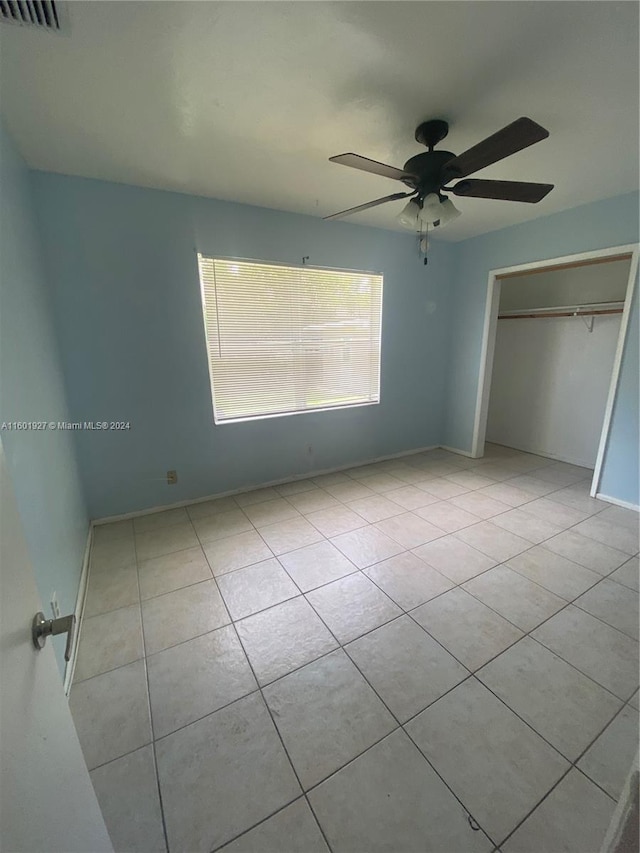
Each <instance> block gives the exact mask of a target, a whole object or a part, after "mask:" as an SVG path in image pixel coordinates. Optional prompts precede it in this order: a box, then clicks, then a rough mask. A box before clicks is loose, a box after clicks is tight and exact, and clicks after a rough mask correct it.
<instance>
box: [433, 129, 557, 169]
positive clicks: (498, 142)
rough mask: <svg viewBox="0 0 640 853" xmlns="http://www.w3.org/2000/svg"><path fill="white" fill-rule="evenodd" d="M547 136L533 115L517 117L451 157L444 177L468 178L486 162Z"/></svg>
mask: <svg viewBox="0 0 640 853" xmlns="http://www.w3.org/2000/svg"><path fill="white" fill-rule="evenodd" d="M547 136H549V131H548V130H545V129H544V127H540V125H539V124H536V122H535V121H532V120H531V119H530V118H519V119H516V121H513V122H511V124H508V125H507V126H506V127H503V128H502V130H499V131H498V132H497V133H494V134H493V135H492V136H488V137H487V138H486V139H483V140H482V142H478V144H477V145H474V146H473V148H469V149H468V150H467V151H465V152H464V153H463V154H459V155H458V156H457V157H454V158H453V159H452V160H449V162H448V163H447V164H446V165H445V167H444V170H443V173H444V176H445V180H451V179H452V178H466V176H467V175H471V174H473V173H474V172H477V171H479V170H480V169H484V167H485V166H490V165H491V164H492V163H497V162H498V160H502V159H503V158H504V157H509V155H511V154H515V153H516V151H522V149H523V148H528V147H529V145H533V144H534V143H535V142H540V141H541V140H543V139H546V138H547Z"/></svg>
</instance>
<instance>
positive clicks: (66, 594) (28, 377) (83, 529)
mask: <svg viewBox="0 0 640 853" xmlns="http://www.w3.org/2000/svg"><path fill="white" fill-rule="evenodd" d="M66 420H68V410H67V405H66V402H65V389H64V383H63V379H62V373H61V369H60V361H59V357H58V349H57V346H56V341H55V337H54V333H53V329H52V323H51V316H50V311H49V305H48V300H47V282H46V279H45V275H44V271H43V266H42V262H41V253H40V247H39V244H38V237H37V233H36V230H35V220H34V215H33V206H32V199H31V187H30V182H29V174H28V171H27V169H26V167H25V165H24V163H23V161H22V160H21V158H20V156H19V154H18V153H17V151H16V149H15V148H14V146H13V143H12V141H11V139H10V138H9V136H8V134H7V133H6V132H5V130H4V129H3V128H2V126H1V125H0V422H3V421H66ZM2 443H3V446H4V449H5V453H6V457H7V465H8V467H9V471H10V473H11V478H12V481H13V485H14V489H15V492H16V497H17V500H18V506H19V510H20V515H21V517H22V521H23V524H24V531H25V535H26V539H27V543H28V546H29V552H30V555H31V560H32V563H33V568H34V571H35V576H36V581H37V585H38V591H39V594H40V597H41V599H42V604H43V607H44V609H45V610H46V615H47V616H48V617H50V616H51V613H50V608H49V601H50V596H51V593H52V592H53V591H56V592H57V593H58V600H59V602H60V607H61V609H62V612H63V613H71V612H73V610H74V608H75V604H76V595H77V591H78V584H79V580H80V573H81V569H82V559H83V554H84V548H85V544H86V538H87V532H88V515H87V511H86V508H85V503H84V498H83V494H82V490H81V485H80V479H79V476H78V470H77V466H76V458H75V454H74V446H73V436H72V434H71V433H68V432H67V433H65V432H54V431H50V430H46V431H33V432H27V431H21V432H14V431H10V430H6V429H5V430H3V431H2ZM64 643H65V638H64V637H56V638H54V644H55V647H56V654H57V658H58V663H59V665H60V668H61V670H63V669H64V660H63V649H64ZM43 698H44V699H46V697H43Z"/></svg>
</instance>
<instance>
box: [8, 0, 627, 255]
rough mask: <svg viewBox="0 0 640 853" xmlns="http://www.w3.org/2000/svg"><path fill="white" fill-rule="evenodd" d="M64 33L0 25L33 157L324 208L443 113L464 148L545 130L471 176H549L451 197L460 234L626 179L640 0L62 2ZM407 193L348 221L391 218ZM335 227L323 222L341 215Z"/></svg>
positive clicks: (12, 118)
mask: <svg viewBox="0 0 640 853" xmlns="http://www.w3.org/2000/svg"><path fill="white" fill-rule="evenodd" d="M68 18H69V24H70V31H69V33H68V34H67V35H51V34H47V33H41V32H33V31H30V30H28V29H27V28H20V27H16V26H12V25H0V30H1V33H0V39H1V41H0V47H1V49H2V50H1V54H2V64H1V72H2V78H1V79H2V84H1V86H2V88H1V90H0V95H1V102H0V104H1V107H2V112H3V114H4V116H5V119H6V121H7V124H8V126H9V128H10V130H11V132H12V134H13V135H14V137H15V139H16V140H17V143H18V145H19V147H20V150H21V151H22V153H23V155H24V156H25V158H26V160H27V162H28V163H29V165H30V166H32V167H34V168H37V169H45V170H50V171H54V172H62V173H67V174H74V175H82V176H86V177H95V178H103V179H106V180H111V181H118V182H123V183H130V184H138V185H142V186H149V187H157V188H161V189H169V190H177V191H180V192H186V193H194V194H197V195H205V196H213V197H216V198H222V199H230V200H233V201H239V202H245V203H247V204H254V205H259V206H263V207H271V208H276V209H280V210H289V211H294V212H298V213H306V214H311V215H312V216H325V215H327V214H330V213H334V212H335V211H338V210H341V209H343V208H347V207H351V206H354V205H357V204H361V203H363V202H366V201H369V200H371V199H374V198H377V197H380V196H384V195H387V194H389V193H392V192H398V191H402V190H403V189H405V188H404V185H402V184H400V183H398V182H395V181H392V180H389V179H387V178H381V177H376V176H374V175H368V174H364V173H361V172H358V171H356V170H353V169H348V168H345V167H343V166H338V165H335V164H332V163H329V162H328V159H327V158H328V157H330V156H331V155H333V154H339V153H342V152H345V151H355V152H357V153H359V154H363V155H365V156H367V157H371V158H374V159H377V160H382V161H384V162H386V163H390V164H392V165H397V166H402V164H403V163H404V161H405V160H406V159H408V158H409V157H410V156H412V155H414V154H417V153H420V152H421V151H424V150H425V149H424V148H422V147H421V146H419V145H418V144H417V143H416V142H415V141H414V138H413V132H414V129H415V127H416V125H417V124H418V123H419V122H421V121H423V120H425V119H427V118H445V119H447V120H448V121H449V123H450V131H449V137H448V138H447V139H446V140H445V142H444V143H441V145H440V147H441V148H442V147H444V148H445V149H447V150H451V151H453V152H454V153H455V154H458V153H461V152H462V151H463V150H465V149H466V148H468V147H470V146H471V145H473V144H475V143H476V142H478V141H479V140H480V139H482V138H484V137H485V136H488V135H489V134H491V133H493V132H495V131H496V130H498V129H499V128H501V127H503V126H504V125H506V124H508V123H510V122H511V121H513V120H514V119H516V118H518V117H519V116H522V115H526V116H530V117H531V118H533V119H534V120H535V121H537V122H538V123H539V124H542V125H543V126H544V127H546V128H547V129H548V130H549V131H550V134H551V135H550V137H549V139H547V140H545V141H543V142H541V143H538V144H537V145H534V146H532V147H531V148H529V149H527V150H525V151H522V152H520V153H518V154H515V155H513V157H511V158H509V159H508V160H504V161H502V162H501V163H498V164H495V165H494V166H491V167H489V168H487V169H485V170H483V171H482V172H478V173H477V175H476V176H477V177H487V178H498V179H504V180H530V181H542V182H550V183H554V184H555V185H556V188H555V189H554V190H553V192H552V193H551V194H550V195H549V196H548V197H547V198H546V199H544V200H543V201H542V202H541V203H540V204H538V205H527V204H517V203H513V202H498V201H487V200H480V199H458V200H456V205H457V206H458V207H459V208H460V209H461V210H462V212H463V215H462V216H461V217H460V218H459V219H458V220H457V221H456V222H454V223H452V224H451V225H450V226H448V228H447V229H446V230H444V231H442V232H440V234H439V235H438V236H439V237H442V238H443V239H450V240H460V239H465V238H467V237H470V236H474V235H477V234H482V233H485V232H487V231H492V230H495V229H497V228H502V227H505V226H507V225H511V224H514V223H517V222H523V221H526V220H529V219H533V218H536V217H538V216H544V215H547V214H549V213H553V212H555V211H559V210H564V209H566V208H569V207H574V206H575V205H578V204H584V203H587V202H590V201H594V200H596V199H600V198H605V197H609V196H614V195H618V194H620V193H624V192H629V191H631V190H634V189H637V187H638V121H639V118H638V5H637V4H636V3H634V2H613V0H605V1H604V2H564V1H563V2H555V0H549V2H524V1H523V2H510V1H509V2H451V1H450V2H336V3H333V2H300V0H298V2H148V0H147V2H133V3H130V2H97V1H96V0H94V2H71V3H69V5H68ZM402 205H403V202H401V201H396V202H393V203H391V204H388V205H385V206H382V207H379V208H377V209H374V210H370V211H367V212H364V213H361V214H357V215H356V216H354V217H352V218H351V219H350V220H346V221H352V222H359V223H362V224H369V225H377V226H380V227H383V228H394V229H395V228H397V227H398V226H397V225H396V222H395V215H396V214H397V213H398V212H399V210H400V209H401V208H402ZM334 227H335V226H334Z"/></svg>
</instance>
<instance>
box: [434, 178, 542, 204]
mask: <svg viewBox="0 0 640 853" xmlns="http://www.w3.org/2000/svg"><path fill="white" fill-rule="evenodd" d="M552 189H553V184H531V183H527V182H526V181H481V180H477V179H474V178H470V179H469V180H466V181H458V183H457V184H456V185H455V187H453V188H452V189H451V190H450V191H449V192H452V193H453V194H454V195H459V196H470V197H472V198H495V199H500V200H502V201H527V202H529V203H531V204H535V203H536V202H538V201H541V200H542V199H543V198H544V197H545V196H546V195H547V193H550V192H551V190H552Z"/></svg>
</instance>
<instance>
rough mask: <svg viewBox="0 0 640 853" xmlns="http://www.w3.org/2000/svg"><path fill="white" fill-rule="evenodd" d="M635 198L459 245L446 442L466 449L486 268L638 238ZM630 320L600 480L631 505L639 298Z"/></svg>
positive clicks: (578, 209) (583, 208)
mask: <svg viewBox="0 0 640 853" xmlns="http://www.w3.org/2000/svg"><path fill="white" fill-rule="evenodd" d="M638 200H639V196H638V193H629V194H627V195H623V196H618V197H616V198H611V199H605V200H603V201H599V202H595V203H593V204H588V205H583V206H581V207H576V208H573V209H572V210H567V211H563V212H562V213H557V214H554V215H552V216H546V217H542V218H540V219H536V220H534V221H533V222H528V223H525V224H523V225H516V226H513V227H511V228H505V229H503V230H500V231H495V232H493V233H490V234H486V235H484V236H482V237H477V238H474V239H471V240H466V241H464V242H463V243H460V244H458V245H457V247H456V248H457V251H456V253H455V264H454V275H453V281H452V299H453V306H452V308H453V310H452V328H451V344H450V348H449V358H448V361H449V372H448V375H447V387H448V394H447V401H446V406H447V410H446V418H445V431H444V443H445V444H447V445H449V446H451V447H455V448H458V449H461V450H467V451H468V450H470V449H471V443H472V437H473V422H474V414H475V405H476V393H477V388H478V373H479V358H480V348H481V342H482V330H483V323H484V310H485V304H486V298H487V281H488V275H489V271H490V270H492V269H499V268H500V267H507V266H511V265H515V264H522V263H528V262H530V261H537V260H546V259H548V258H556V257H561V256H563V255H569V254H573V253H578V252H587V251H591V250H594V249H600V248H606V247H609V246H617V245H624V244H627V243H633V242H637V241H638ZM632 324H633V329H635V331H632V333H631V335H630V339H629V344H628V347H627V350H628V351H627V353H626V355H625V360H624V365H623V369H622V374H621V381H620V389H619V394H618V400H617V402H616V412H615V418H614V423H613V428H612V430H611V433H610V441H609V449H608V452H607V456H606V463H605V469H604V475H603V481H602V483H603V485H602V490H603V492H604V491H605V484H606V489H607V491H606V493H607V494H608V495H609V496H611V497H617V498H619V499H621V500H627V501H630V502H632V503H636V504H637V503H638V464H637V463H638V416H637V387H638V358H637V324H638V302H637V300H636V302H635V306H634V315H633V317H632ZM634 342H635V343H634ZM634 346H635V348H636V349H635V350H634ZM634 352H635V357H634ZM634 389H635V394H636V397H635V400H636V402H635V403H634V397H633V395H634ZM623 460H625V461H623Z"/></svg>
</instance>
